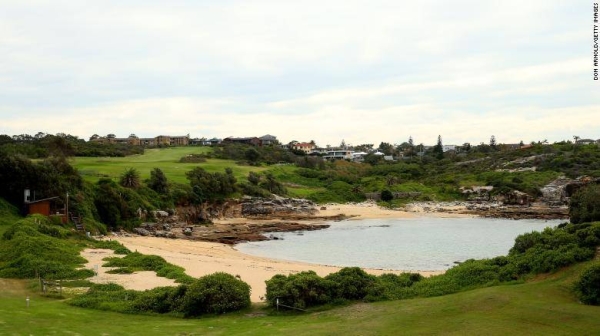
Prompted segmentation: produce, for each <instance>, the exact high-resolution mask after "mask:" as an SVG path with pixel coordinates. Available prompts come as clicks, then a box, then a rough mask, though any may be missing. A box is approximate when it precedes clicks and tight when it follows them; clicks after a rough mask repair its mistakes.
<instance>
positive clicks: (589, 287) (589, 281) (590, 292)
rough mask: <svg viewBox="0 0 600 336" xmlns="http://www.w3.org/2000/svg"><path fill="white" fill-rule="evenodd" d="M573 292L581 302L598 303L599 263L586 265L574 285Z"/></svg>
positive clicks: (599, 298)
mask: <svg viewBox="0 0 600 336" xmlns="http://www.w3.org/2000/svg"><path fill="white" fill-rule="evenodd" d="M574 289H575V293H576V295H577V297H578V298H579V300H581V302H583V303H585V304H588V305H595V306H598V305H600V265H593V266H590V267H588V268H587V269H586V270H585V271H583V273H582V274H581V277H580V278H579V280H578V281H577V282H576V283H575V285H574Z"/></svg>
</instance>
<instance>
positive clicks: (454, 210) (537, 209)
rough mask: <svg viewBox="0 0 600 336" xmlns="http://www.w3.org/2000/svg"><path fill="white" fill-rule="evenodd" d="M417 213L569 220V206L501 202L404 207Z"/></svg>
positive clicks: (429, 203) (430, 204)
mask: <svg viewBox="0 0 600 336" xmlns="http://www.w3.org/2000/svg"><path fill="white" fill-rule="evenodd" d="M404 210H405V211H408V212H416V213H436V212H437V213H450V214H463V215H472V216H478V217H485V218H505V219H544V220H549V219H565V220H568V219H569V208H568V207H567V206H550V205H547V204H545V203H533V204H531V205H504V204H502V203H501V202H416V203H411V204H408V205H407V206H405V207H404Z"/></svg>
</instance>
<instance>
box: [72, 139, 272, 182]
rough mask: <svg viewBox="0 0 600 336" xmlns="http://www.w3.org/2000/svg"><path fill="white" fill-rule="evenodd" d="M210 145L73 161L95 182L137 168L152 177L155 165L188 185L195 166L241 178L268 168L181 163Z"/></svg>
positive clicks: (224, 162) (222, 162)
mask: <svg viewBox="0 0 600 336" xmlns="http://www.w3.org/2000/svg"><path fill="white" fill-rule="evenodd" d="M210 151H211V149H210V147H192V146H190V147H173V148H163V149H159V148H154V149H147V150H146V151H145V153H144V154H141V155H132V156H126V157H100V158H98V157H75V158H73V159H72V162H71V164H72V165H73V166H74V167H75V168H77V169H78V170H79V173H80V174H81V175H82V176H83V178H84V179H86V180H88V181H90V182H95V181H97V180H98V179H100V178H101V177H109V178H118V177H119V176H120V175H121V174H122V173H123V172H124V171H125V170H126V169H128V168H135V169H137V170H138V171H139V173H140V175H141V178H142V179H147V178H149V177H150V171H151V170H152V169H153V168H160V169H161V170H162V171H163V172H164V173H165V175H166V176H167V177H168V179H169V181H172V182H176V183H184V184H187V183H188V181H187V179H186V177H185V173H186V172H188V171H190V170H192V169H193V168H194V167H198V166H200V167H202V168H204V169H205V170H207V171H209V172H223V170H224V169H225V168H227V167H229V168H231V169H233V173H234V175H235V176H236V178H238V179H245V178H246V176H247V175H248V172H250V171H254V172H260V171H264V170H265V169H266V168H264V167H253V166H239V165H236V164H235V162H234V161H231V160H220V159H207V161H206V162H204V163H181V162H179V160H180V159H181V158H182V157H185V156H186V155H190V154H206V153H208V152H210Z"/></svg>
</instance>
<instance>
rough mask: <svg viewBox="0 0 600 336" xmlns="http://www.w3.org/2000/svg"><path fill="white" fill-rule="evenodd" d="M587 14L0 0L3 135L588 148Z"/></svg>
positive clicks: (497, 5) (598, 127) (596, 90)
mask: <svg viewBox="0 0 600 336" xmlns="http://www.w3.org/2000/svg"><path fill="white" fill-rule="evenodd" d="M592 33H593V2H591V1H579V0H564V1H557V0H543V1H538V0H527V1H523V0H518V1H516V0H504V1H499V0H498V1H492V0H479V1H460V0H459V1H441V0H440V1H427V0H425V1H400V0H394V1H378V0H369V1H354V0H344V1H337V0H320V1H312V0H302V1H282V0H275V1H260V0H258V1H253V0H245V1H235V0H219V1H203V0H196V1H178V0H173V1H155V0H143V1H141V0H139V1H138V0H130V1H112V0H103V1H79V0H73V1H71V0H53V1H38V0H31V1H23V0H14V1H6V0H0V134H8V135H14V134H36V133H37V132H44V133H51V134H56V133H59V132H60V133H68V134H72V135H76V136H79V137H80V138H83V139H86V140H87V139H88V138H89V137H90V136H91V135H93V134H99V135H106V134H109V133H113V134H116V135H117V137H127V136H129V135H130V134H132V133H134V134H137V135H138V136H140V137H154V136H157V135H161V134H166V135H185V134H189V135H190V136H191V137H207V138H211V137H221V138H224V137H228V136H236V137H243V136H262V135H265V134H272V135H275V136H277V137H278V139H279V140H281V141H283V142H289V141H291V140H297V141H310V140H315V141H316V142H317V144H318V145H320V146H325V145H327V144H330V145H338V144H339V143H340V142H341V141H342V140H345V142H346V143H347V144H353V145H359V144H365V143H369V144H375V145H376V146H377V145H378V144H379V143H380V142H382V141H383V142H389V143H397V144H400V143H402V142H405V141H407V140H408V138H409V137H412V138H413V140H414V142H415V143H424V144H426V145H428V144H435V143H436V141H437V137H438V135H441V137H442V139H443V143H444V144H463V143H465V142H470V143H472V144H479V143H480V142H485V143H488V142H489V139H490V137H491V136H492V135H494V136H495V137H496V141H497V142H498V143H518V142H519V141H521V140H522V141H524V142H526V143H527V142H531V141H543V140H548V141H549V142H555V141H561V140H572V139H573V136H579V137H580V138H593V139H599V138H600V81H594V80H593V68H594V67H593V63H592V55H593V38H592Z"/></svg>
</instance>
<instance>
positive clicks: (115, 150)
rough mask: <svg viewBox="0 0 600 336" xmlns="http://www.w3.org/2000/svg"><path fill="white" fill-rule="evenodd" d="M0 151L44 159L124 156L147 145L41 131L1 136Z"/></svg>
mask: <svg viewBox="0 0 600 336" xmlns="http://www.w3.org/2000/svg"><path fill="white" fill-rule="evenodd" d="M0 153H4V154H10V155H17V154H18V155H23V156H25V157H28V158H31V159H43V158H47V157H50V156H62V157H70V156H92V157H99V156H112V157H123V156H127V155H133V154H143V153H144V148H143V147H141V146H132V145H128V144H100V143H96V142H90V141H85V140H83V139H79V138H78V137H77V136H73V135H70V134H64V133H58V134H56V135H53V134H46V133H43V132H38V133H37V134H35V135H29V134H20V135H13V136H9V135H6V134H2V135H0Z"/></svg>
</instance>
